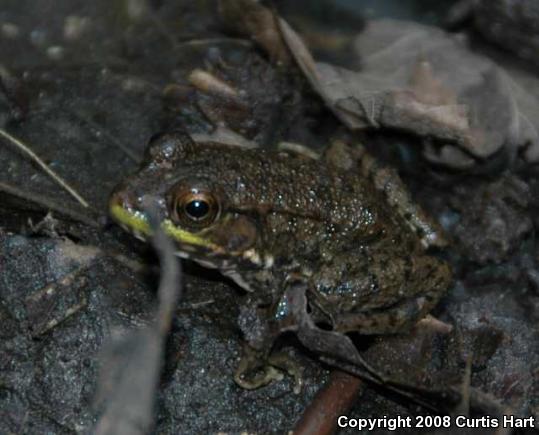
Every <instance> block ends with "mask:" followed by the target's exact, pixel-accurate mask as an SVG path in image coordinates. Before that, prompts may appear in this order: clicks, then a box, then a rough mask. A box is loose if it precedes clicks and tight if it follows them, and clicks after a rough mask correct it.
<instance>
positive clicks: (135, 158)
mask: <svg viewBox="0 0 539 435" xmlns="http://www.w3.org/2000/svg"><path fill="white" fill-rule="evenodd" d="M74 115H75V117H76V118H77V119H79V120H80V121H82V122H83V123H85V124H86V125H88V127H90V129H91V130H92V133H93V135H94V136H97V135H96V134H95V133H94V132H93V130H94V129H95V130H97V131H99V133H101V134H102V135H103V136H104V137H105V139H107V140H108V141H110V143H111V144H112V145H114V146H115V147H116V148H118V149H120V150H121V151H122V152H123V153H124V154H125V155H126V156H127V157H129V159H131V160H132V161H133V162H135V163H140V161H141V159H142V158H141V157H140V156H139V155H138V154H137V153H135V152H134V151H133V150H131V149H130V148H129V147H127V146H125V145H124V144H123V143H121V142H120V141H119V140H118V139H116V138H115V137H114V136H113V135H112V134H110V133H109V132H108V131H107V130H106V129H105V128H103V127H101V126H100V125H99V124H97V123H96V122H94V121H93V120H91V119H90V118H89V117H87V116H86V115H83V114H82V113H80V112H78V111H76V112H75V113H74Z"/></svg>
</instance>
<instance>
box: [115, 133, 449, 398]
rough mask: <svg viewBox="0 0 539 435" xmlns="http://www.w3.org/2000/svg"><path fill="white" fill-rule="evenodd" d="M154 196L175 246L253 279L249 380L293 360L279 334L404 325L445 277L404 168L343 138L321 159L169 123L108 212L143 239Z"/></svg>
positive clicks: (435, 237)
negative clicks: (198, 136) (280, 348)
mask: <svg viewBox="0 0 539 435" xmlns="http://www.w3.org/2000/svg"><path fill="white" fill-rule="evenodd" d="M148 201H150V202H151V203H152V204H153V205H154V209H155V210H156V213H157V214H158V219H159V222H161V227H162V228H163V229H164V231H165V232H166V233H167V234H168V235H169V236H170V237H171V238H172V239H173V240H174V241H175V243H176V246H177V255H178V256H180V257H182V258H187V259H190V260H193V261H195V262H198V263H199V264H201V265H203V266H205V267H209V268H216V269H218V270H219V271H220V272H221V273H222V274H223V275H225V276H227V277H230V278H231V279H232V280H234V281H235V282H236V283H237V284H238V285H239V286H241V287H242V288H243V289H245V290H246V292H247V296H246V298H245V304H244V306H243V307H242V309H241V310H240V311H241V315H240V319H239V325H240V328H241V330H242V332H243V334H244V337H245V339H246V342H247V346H246V351H245V356H244V358H243V360H242V361H241V362H240V365H239V369H238V372H237V373H236V376H235V380H236V382H237V383H238V384H240V385H241V386H243V387H245V388H256V387H259V386H262V385H265V384H267V383H268V382H270V381H271V380H272V379H274V378H275V377H276V371H275V368H274V366H278V367H284V368H287V369H290V367H291V365H290V364H287V363H286V362H285V363H283V359H282V358H279V357H278V356H276V355H274V354H272V353H271V350H272V346H273V343H274V341H275V339H276V337H278V336H279V334H280V333H282V332H283V331H285V330H293V331H297V332H298V334H299V336H300V338H301V337H303V338H304V339H305V341H306V342H307V343H306V344H307V345H308V346H309V344H313V346H314V347H315V348H316V349H315V350H316V351H321V352H327V353H331V352H332V351H333V350H332V349H336V348H338V347H339V346H336V347H335V346H333V345H332V344H331V343H330V341H331V340H333V338H334V337H337V338H339V337H344V336H345V333H347V332H350V331H355V332H358V333H360V334H365V335H377V334H394V333H400V332H403V331H406V330H407V329H408V328H410V327H411V326H413V325H414V324H415V323H416V322H417V321H418V320H420V319H421V318H423V317H424V316H426V314H427V313H428V312H429V311H430V310H431V309H432V308H433V307H434V306H435V304H436V303H437V302H438V300H439V299H440V297H441V295H442V294H443V293H444V291H445V290H446V289H447V287H448V285H449V282H450V279H451V273H450V269H449V267H448V265H447V264H446V263H445V262H444V261H442V260H440V259H439V258H437V257H435V256H433V255H430V254H428V253H427V249H428V248H429V247H431V246H441V245H443V243H444V241H443V237H442V236H441V234H440V231H439V229H438V228H437V227H436V226H435V224H433V223H432V222H430V221H429V220H428V219H427V218H426V216H425V215H424V213H423V212H422V211H421V209H420V208H419V207H418V206H417V205H415V204H414V203H413V201H412V200H411V199H410V196H409V194H408V193H407V191H406V189H405V188H404V186H403V184H402V182H400V180H399V179H398V176H397V174H396V173H395V172H394V171H392V170H391V169H387V168H380V167H378V165H377V164H376V163H375V161H374V160H373V159H372V158H371V157H370V156H369V155H368V154H366V153H365V152H364V150H363V149H362V148H360V147H352V146H349V145H346V144H345V143H342V142H338V141H337V142H336V143H335V144H334V145H333V146H331V147H329V149H328V151H326V152H325V154H324V155H322V156H320V157H319V158H316V156H313V155H312V153H302V152H301V151H297V150H296V151H290V150H289V151H287V152H283V151H268V150H263V149H247V148H243V147H240V146H234V145H230V144H223V143H218V142H209V141H203V142H196V141H194V140H193V139H192V138H191V137H190V136H189V135H187V134H185V133H183V132H179V131H175V132H168V133H163V134H161V135H159V136H156V137H155V138H153V139H152V140H151V142H150V144H149V147H148V148H147V151H146V155H145V159H144V162H143V164H142V166H141V168H140V170H139V171H138V172H137V173H136V174H134V175H132V176H130V177H128V178H127V179H126V180H125V181H123V182H122V183H121V184H120V185H119V186H118V187H117V188H116V189H115V190H114V192H113V194H112V196H111V199H110V213H111V215H112V216H113V218H114V219H115V220H116V221H117V222H118V223H119V224H120V225H121V226H123V227H124V228H125V229H126V230H128V231H130V232H132V233H133V234H134V235H135V236H137V237H139V238H141V239H146V238H147V237H148V236H149V235H150V233H151V229H150V225H149V220H148V215H147V211H146V210H147V209H146V207H147V204H148ZM297 288H302V289H303V290H302V291H303V293H301V295H302V296H301V298H302V299H301V298H300V299H301V301H300V302H298V300H299V299H298V294H300V293H297V291H296V290H294V291H296V293H294V292H293V291H292V290H291V289H297ZM298 304H299V305H298ZM301 304H303V306H302V307H301V306H300V305H301ZM298 306H300V308H298ZM305 319H307V320H305ZM327 334H331V336H328V335H327ZM305 337H308V338H305ZM341 349H342V347H341ZM335 352H340V351H339V350H338V349H337V350H336V351H335ZM347 352H348V353H350V351H343V352H341V353H342V355H340V356H341V357H342V358H347V355H346V353H347Z"/></svg>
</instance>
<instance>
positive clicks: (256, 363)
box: [234, 345, 303, 394]
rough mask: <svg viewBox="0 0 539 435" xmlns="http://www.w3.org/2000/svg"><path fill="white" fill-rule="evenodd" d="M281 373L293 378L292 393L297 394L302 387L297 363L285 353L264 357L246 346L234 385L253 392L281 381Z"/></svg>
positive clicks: (301, 371) (301, 373)
mask: <svg viewBox="0 0 539 435" xmlns="http://www.w3.org/2000/svg"><path fill="white" fill-rule="evenodd" d="M283 372H286V373H288V374H289V375H290V376H292V377H293V378H294V390H293V391H294V393H296V394H299V393H300V391H301V387H302V386H303V376H302V375H303V369H302V367H301V365H300V363H299V362H297V361H296V360H295V359H293V358H292V357H291V356H290V354H289V353H287V352H284V351H282V352H274V353H272V354H270V356H269V357H264V354H263V353H262V352H260V351H257V350H255V349H253V348H252V347H250V346H248V345H246V346H245V347H244V354H243V356H242V359H241V361H240V364H239V366H238V368H237V370H236V373H235V375H234V380H235V381H236V383H237V384H238V385H239V386H240V387H242V388H245V389H247V390H254V389H256V388H260V387H263V386H265V385H268V384H270V383H271V382H273V381H282V380H283V378H284V376H283Z"/></svg>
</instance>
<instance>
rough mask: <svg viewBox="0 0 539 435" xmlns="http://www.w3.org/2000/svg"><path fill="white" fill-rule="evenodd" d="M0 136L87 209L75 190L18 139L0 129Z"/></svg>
mask: <svg viewBox="0 0 539 435" xmlns="http://www.w3.org/2000/svg"><path fill="white" fill-rule="evenodd" d="M0 135H2V136H4V138H6V139H7V140H8V141H10V142H11V143H12V144H13V145H15V146H16V147H17V148H18V149H20V150H21V151H23V152H24V153H25V154H26V155H27V156H28V157H29V158H30V159H31V160H33V161H34V162H36V163H37V164H38V165H39V166H40V167H41V169H43V170H44V171H45V172H46V173H47V174H48V175H49V176H50V177H51V178H52V179H53V180H54V181H56V183H58V184H59V185H60V186H62V187H63V188H64V189H65V190H67V192H68V193H69V194H70V195H71V196H73V197H74V198H75V199H76V200H77V201H78V202H79V203H80V204H81V205H82V206H83V207H86V208H89V207H90V204H88V203H87V202H86V201H85V200H84V198H83V197H82V196H80V195H79V194H78V193H77V191H76V190H75V189H73V188H72V187H71V186H70V185H69V184H67V182H66V181H64V180H63V178H62V177H60V176H59V175H58V174H56V172H54V171H53V170H52V169H51V168H49V167H48V166H47V164H46V163H45V162H44V161H43V160H41V158H39V156H38V155H37V154H36V153H34V152H33V151H32V150H31V149H30V148H29V147H28V146H27V145H25V144H24V143H22V142H21V141H20V140H19V139H17V138H15V137H13V136H11V135H10V134H9V133H8V132H7V131H5V130H2V129H0Z"/></svg>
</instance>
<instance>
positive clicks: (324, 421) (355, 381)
mask: <svg viewBox="0 0 539 435" xmlns="http://www.w3.org/2000/svg"><path fill="white" fill-rule="evenodd" d="M364 386H365V384H364V383H363V381H361V379H359V378H358V377H356V376H352V375H349V374H348V373H345V372H342V371H340V370H333V371H332V372H331V375H330V378H329V380H328V382H327V383H326V385H324V387H323V388H322V389H321V390H320V391H318V393H317V394H316V396H315V397H314V399H313V400H312V402H311V403H310V404H309V406H308V407H307V409H306V410H305V412H304V413H303V415H302V417H301V419H300V420H299V422H298V423H297V424H296V426H295V428H294V431H293V432H294V435H307V434H313V435H330V434H332V433H334V432H335V429H336V423H337V419H338V418H339V416H340V415H343V414H345V413H346V411H348V409H350V407H351V406H352V405H353V403H354V401H355V400H356V398H357V396H358V394H359V393H360V392H361V390H362V389H363V387H364Z"/></svg>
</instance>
